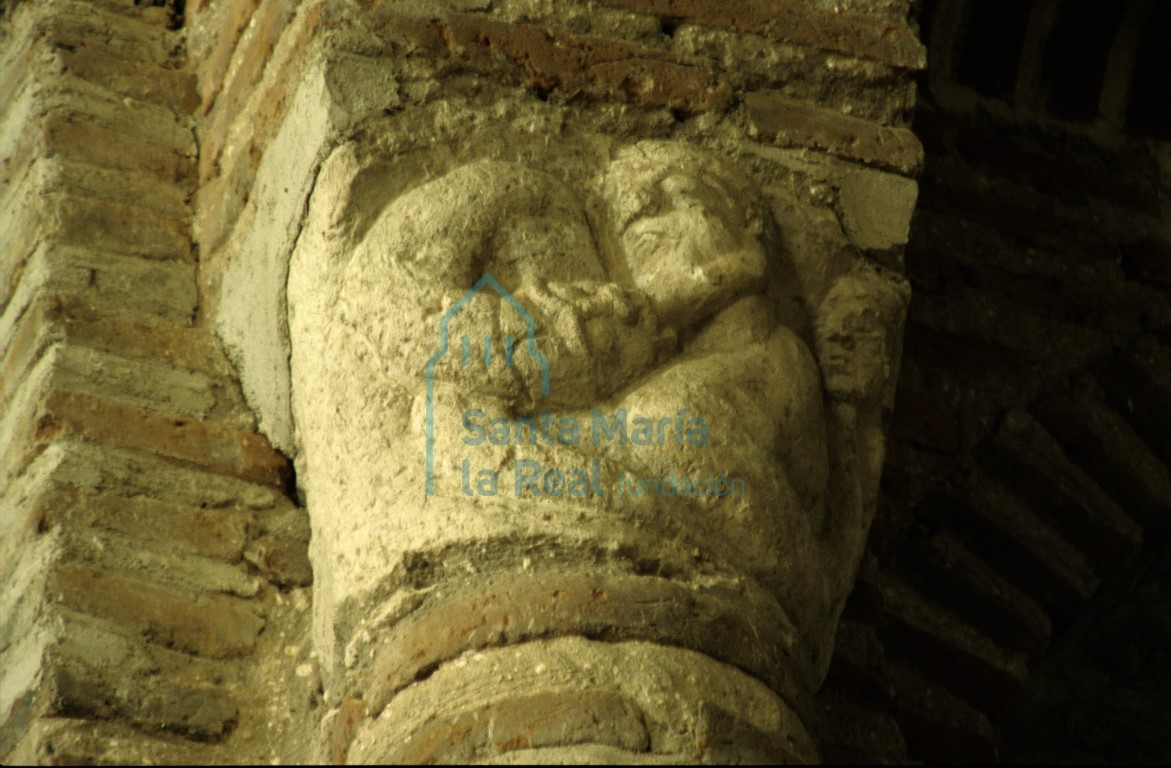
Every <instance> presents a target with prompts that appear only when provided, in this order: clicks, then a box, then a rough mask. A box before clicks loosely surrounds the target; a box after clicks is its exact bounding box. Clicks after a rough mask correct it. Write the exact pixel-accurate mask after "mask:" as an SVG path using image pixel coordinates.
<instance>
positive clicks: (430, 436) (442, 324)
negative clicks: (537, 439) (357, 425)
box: [425, 272, 549, 496]
mask: <svg viewBox="0 0 1171 768" xmlns="http://www.w3.org/2000/svg"><path fill="white" fill-rule="evenodd" d="M486 285H490V286H492V287H493V288H495V289H496V292H497V293H498V294H500V298H502V299H504V300H505V301H506V302H508V304H509V306H511V307H512V308H513V309H515V310H516V311H517V313H519V314H520V316H521V317H523V318H524V321H525V339H526V341H527V346H528V350H529V354H531V355H532V356H533V359H534V360H536V361H537V363H538V364H539V365H540V366H541V396H542V397H548V396H549V361H548V360H547V359H545V356H544V355H542V354H541V350H539V349H538V348H537V327H536V323H535V322H533V317H532V315H530V314H529V313H528V311H527V310H525V308H524V307H522V306H521V304H520V302H518V301H517V300H516V299H515V298H513V296H512V294H511V293H509V292H508V291H506V290H505V289H504V286H502V285H500V283H499V282H497V281H496V278H494V277H492V275H491V274H489V273H487V272H485V273H484V276H483V277H481V278H480V279H479V280H478V281H476V284H475V285H473V286H472V288H471V290H469V291H468V292H467V293H465V294H464V295H463V296H461V297H460V299H459V301H457V302H456V303H455V304H453V305H452V306H451V308H450V309H448V310H447V311H446V312H444V313H443V317H442V318H441V319H440V321H439V349H438V350H437V351H436V352H435V354H434V355H432V356H431V358H430V359H429V360H428V361H427V366H426V368H425V376H426V380H427V495H428V496H433V495H435V462H434V459H435V366H436V365H438V364H439V361H440V360H442V359H443V356H444V355H446V354H447V348H448V332H447V327H448V324H449V323H450V322H451V319H452V318H453V317H455V316H456V315H458V314H459V313H460V312H462V311H463V309H464V307H465V306H467V303H468V302H469V301H471V300H472V297H474V296H475V295H476V294H478V293H479V292H480V291H481V290H483V289H484V286H486Z"/></svg>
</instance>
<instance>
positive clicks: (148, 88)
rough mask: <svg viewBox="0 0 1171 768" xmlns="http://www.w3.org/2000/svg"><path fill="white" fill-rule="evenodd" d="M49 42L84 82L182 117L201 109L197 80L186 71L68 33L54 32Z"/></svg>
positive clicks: (70, 71)
mask: <svg viewBox="0 0 1171 768" xmlns="http://www.w3.org/2000/svg"><path fill="white" fill-rule="evenodd" d="M47 42H48V44H49V45H51V46H52V47H53V49H54V52H55V54H56V56H57V57H58V58H59V59H60V61H61V64H62V66H63V69H64V71H66V72H68V73H69V74H71V75H73V76H75V77H78V78H81V79H82V80H86V81H88V82H91V83H93V84H95V85H98V86H101V87H103V88H108V89H109V90H111V91H113V92H115V93H117V94H118V95H120V96H128V97H130V98H134V99H138V100H140V101H146V102H150V103H152V104H158V105H159V106H162V107H167V108H169V109H172V110H174V111H175V112H178V113H182V114H188V113H191V112H194V110H195V108H196V107H197V106H198V96H197V95H196V93H195V78H194V76H192V75H190V74H188V73H187V72H186V70H183V69H175V68H169V67H163V66H160V65H159V64H158V63H155V62H152V61H144V60H142V59H140V58H138V57H137V56H133V55H128V54H127V53H126V52H124V51H118V50H115V49H113V48H110V47H108V46H105V45H102V44H101V43H99V42H97V41H96V40H93V39H87V38H85V37H82V36H79V35H75V34H71V33H68V32H54V33H53V34H52V35H51V37H50V39H49V40H48V41H47Z"/></svg>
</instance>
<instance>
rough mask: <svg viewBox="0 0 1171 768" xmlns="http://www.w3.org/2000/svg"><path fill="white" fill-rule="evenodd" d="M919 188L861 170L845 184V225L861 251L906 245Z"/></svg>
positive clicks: (848, 176) (842, 197)
mask: <svg viewBox="0 0 1171 768" xmlns="http://www.w3.org/2000/svg"><path fill="white" fill-rule="evenodd" d="M918 191H919V185H918V184H916V183H915V181H914V180H912V179H908V178H905V177H903V176H897V175H895V174H891V173H877V172H875V171H869V170H858V171H853V172H852V173H847V174H846V175H845V176H844V177H843V178H842V182H841V190H840V192H839V201H840V204H841V207H842V214H843V215H842V223H843V224H844V225H845V228H846V232H847V233H848V234H849V235H850V239H851V240H852V241H853V242H854V244H855V245H856V246H858V247H859V248H863V249H866V250H877V251H883V250H887V249H889V248H894V247H896V246H900V245H906V242H907V236H908V234H909V233H910V229H911V214H912V213H913V212H914V210H915V200H916V199H917V196H918Z"/></svg>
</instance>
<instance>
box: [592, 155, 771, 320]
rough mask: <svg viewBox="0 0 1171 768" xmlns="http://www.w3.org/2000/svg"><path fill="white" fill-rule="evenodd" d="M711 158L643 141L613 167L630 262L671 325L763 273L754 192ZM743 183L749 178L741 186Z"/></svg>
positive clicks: (713, 306) (702, 313) (610, 184)
mask: <svg viewBox="0 0 1171 768" xmlns="http://www.w3.org/2000/svg"><path fill="white" fill-rule="evenodd" d="M733 186H734V182H733V180H732V179H728V178H726V174H724V173H722V172H721V169H718V168H717V167H716V166H715V165H714V164H713V162H712V161H711V159H710V158H707V157H704V156H702V155H700V154H698V153H696V152H695V151H694V150H691V149H689V148H687V147H685V146H683V145H678V144H674V145H671V144H662V143H654V142H644V143H643V144H640V145H638V146H636V147H634V148H632V149H628V150H626V151H624V152H622V153H620V155H619V157H618V158H617V159H616V160H615V162H614V163H612V164H611V166H610V168H609V169H608V170H607V179H606V187H607V190H608V192H609V194H610V195H611V198H612V204H613V208H614V211H615V214H616V218H617V222H616V225H617V229H618V236H619V240H620V245H621V249H622V252H623V254H624V256H625V266H626V269H627V270H628V271H629V273H630V276H631V278H632V280H633V282H634V285H635V286H637V287H638V289H639V290H641V291H643V292H644V293H645V294H646V295H647V296H648V297H649V298H650V300H651V302H652V304H653V305H654V307H655V310H656V312H657V313H658V315H659V317H660V318H661V319H663V320H664V321H665V322H667V323H671V324H684V321H685V320H687V321H690V322H692V323H694V322H696V321H699V320H702V319H703V318H704V317H706V316H707V315H709V314H711V313H712V312H714V311H716V310H718V309H720V308H721V307H723V306H724V305H726V304H727V303H729V302H730V301H731V300H732V299H733V298H735V297H736V296H739V295H741V294H743V293H745V292H751V291H754V290H760V288H761V287H762V282H761V281H762V280H763V278H764V276H765V262H766V259H765V253H764V249H763V247H762V246H761V243H760V240H759V235H760V229H761V228H760V221H759V214H758V213H757V212H756V211H753V210H751V206H752V204H753V203H754V202H755V201H754V197H755V196H750V197H743V196H740V199H739V200H738V199H737V197H738V195H737V192H740V193H743V192H744V190H743V189H741V190H736V189H733V188H732V187H733ZM736 186H743V184H740V185H736Z"/></svg>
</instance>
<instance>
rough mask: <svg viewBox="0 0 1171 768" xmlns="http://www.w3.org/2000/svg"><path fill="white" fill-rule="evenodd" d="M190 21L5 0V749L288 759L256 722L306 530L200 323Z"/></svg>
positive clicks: (303, 564)
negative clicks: (184, 32)
mask: <svg viewBox="0 0 1171 768" xmlns="http://www.w3.org/2000/svg"><path fill="white" fill-rule="evenodd" d="M174 22H175V19H173V18H172V16H171V12H170V11H169V10H168V9H167V8H164V7H153V6H142V5H140V4H138V3H133V2H130V1H129V0H127V1H126V2H119V1H118V0H105V1H104V2H92V3H89V2H63V3H22V4H9V5H8V6H7V7H6V8H5V11H4V16H3V18H2V19H0V23H2V24H3V36H2V45H0V48H2V51H3V53H2V63H0V73H2V74H0V78H3V85H0V90H2V91H3V92H4V93H6V94H9V95H10V96H9V97H6V98H5V99H4V100H3V103H2V105H0V164H2V165H0V168H2V171H0V173H2V174H3V186H2V187H0V195H2V196H3V200H4V201H3V204H2V205H0V210H2V211H3V214H0V216H2V218H3V223H2V224H0V526H2V528H0V552H2V556H0V560H2V562H3V566H0V583H2V584H3V588H2V589H0V616H2V617H3V619H2V620H0V659H2V663H0V692H2V695H0V755H3V756H5V758H4V759H5V761H6V762H14V763H19V762H52V763H60V762H75V761H85V762H91V761H129V762H143V761H166V762H174V761H192V762H209V761H220V760H228V759H256V760H265V759H270V758H271V757H272V756H273V755H272V753H271V749H270V748H269V747H267V746H255V747H254V746H252V744H254V743H255V739H254V738H253V737H254V735H255V734H257V733H258V732H263V731H267V730H268V729H269V728H270V724H269V722H268V720H269V719H270V718H271V716H272V713H271V711H270V707H272V706H276V705H277V702H280V703H287V702H286V700H285V699H284V698H283V694H277V698H276V699H275V700H274V701H273V702H272V703H269V702H266V701H265V700H266V698H268V697H269V694H271V693H272V692H271V691H267V692H266V691H264V690H259V689H256V688H255V687H254V686H255V684H256V680H258V679H259V678H258V677H257V676H256V672H257V666H258V665H257V662H256V660H257V659H258V658H261V659H263V658H266V657H271V658H275V657H277V656H279V655H280V654H281V653H282V652H283V649H282V648H281V647H280V645H281V642H282V641H281V639H280V638H281V634H282V632H287V631H291V628H294V627H296V626H297V625H298V622H301V623H302V624H303V623H304V621H305V619H304V617H305V615H306V614H305V609H306V608H307V606H308V599H307V596H306V591H305V588H306V587H307V585H308V584H309V582H310V578H311V576H310V573H309V570H308V562H307V559H306V556H305V553H304V545H305V540H306V538H307V529H306V527H305V522H304V519H303V514H302V511H301V510H298V509H296V508H295V507H294V506H293V505H292V504H291V503H290V502H289V501H288V499H287V498H286V497H285V496H284V494H283V487H284V481H285V475H286V469H287V465H286V462H285V460H284V459H283V457H281V456H280V455H279V454H277V453H276V452H274V451H273V450H272V448H271V447H269V445H268V442H267V440H265V438H263V437H262V436H260V435H259V434H257V433H256V431H255V420H254V418H253V416H252V415H251V413H250V412H249V410H248V409H247V408H246V407H245V405H244V403H243V399H242V397H241V395H240V392H239V387H238V384H237V382H236V378H235V375H234V373H233V371H232V368H231V366H230V365H229V364H228V363H227V360H226V359H225V358H224V356H223V354H222V353H221V351H220V349H219V345H218V342H217V341H216V339H215V338H214V336H213V335H211V334H210V333H209V332H208V331H207V330H206V328H204V327H203V324H202V323H201V316H202V312H201V308H200V303H199V295H198V291H197V285H196V251H195V248H194V246H193V243H192V240H191V236H190V220H191V210H192V209H191V207H190V204H191V199H192V196H193V195H194V193H195V189H196V184H197V168H198V147H197V144H196V140H195V135H194V133H193V131H192V127H193V120H192V117H191V112H192V110H193V109H194V108H195V107H196V106H197V104H198V101H199V99H198V96H199V95H198V93H197V91H196V87H195V86H196V78H195V77H194V75H193V74H191V73H189V72H188V71H187V70H185V69H184V67H183V60H182V59H181V57H180V56H179V53H180V52H181V50H182V40H181V38H180V37H179V35H178V33H176V32H174V31H173V27H174V26H175V24H174ZM298 605H299V606H300V610H298V609H297V606H298ZM286 627H288V628H290V629H286ZM296 642H300V641H296ZM308 652H309V649H308V648H306V647H305V646H304V645H303V644H302V646H301V648H300V649H299V650H298V653H300V654H302V655H303V656H305V658H300V657H298V658H300V661H301V662H302V663H304V662H306V661H307V660H308V659H307V654H308ZM270 687H271V686H270ZM295 706H296V707H301V708H304V707H306V706H307V699H306V701H305V702H300V701H298V702H297V703H296V705H295ZM281 714H282V715H283V714H285V713H281ZM278 727H279V726H278ZM233 734H235V735H236V741H235V743H234V746H233V747H232V751H231V752H225V748H226V747H225V744H226V740H227V739H228V738H229V737H231V736H233ZM250 734H251V736H250ZM250 739H251V741H250ZM246 745H248V746H246ZM229 755H231V757H229Z"/></svg>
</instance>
